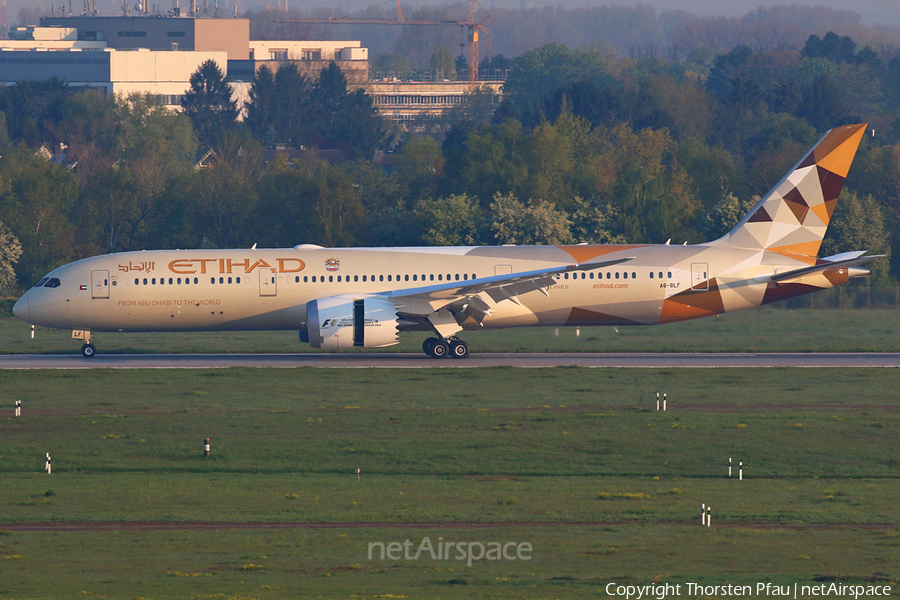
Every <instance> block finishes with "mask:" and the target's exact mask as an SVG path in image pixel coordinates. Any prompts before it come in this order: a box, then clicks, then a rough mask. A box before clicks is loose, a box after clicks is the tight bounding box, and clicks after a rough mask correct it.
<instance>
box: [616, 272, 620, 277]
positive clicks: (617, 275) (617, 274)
mask: <svg viewBox="0 0 900 600" xmlns="http://www.w3.org/2000/svg"><path fill="white" fill-rule="evenodd" d="M618 278H619V273H618V271H617V272H616V279H618Z"/></svg>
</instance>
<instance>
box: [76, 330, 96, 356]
mask: <svg viewBox="0 0 900 600" xmlns="http://www.w3.org/2000/svg"><path fill="white" fill-rule="evenodd" d="M72 339H73V340H84V345H83V346H82V347H81V355H82V356H83V357H85V358H94V357H95V356H96V355H97V348H95V347H94V344H93V343H92V342H93V341H94V338H93V337H92V336H91V332H90V331H89V330H87V329H74V330H72Z"/></svg>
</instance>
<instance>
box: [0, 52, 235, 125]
mask: <svg viewBox="0 0 900 600" xmlns="http://www.w3.org/2000/svg"><path fill="white" fill-rule="evenodd" d="M207 60H213V61H215V62H216V63H217V64H218V65H219V67H220V68H221V69H222V70H223V71H224V70H225V69H227V67H228V58H227V54H226V53H225V52H221V51H220V52H159V51H153V50H147V49H137V50H116V49H114V48H101V49H99V50H84V49H81V48H69V49H66V50H57V51H50V50H47V49H45V48H35V49H32V50H27V49H26V50H20V49H16V48H7V47H0V85H14V84H15V83H16V82H17V81H25V80H31V81H40V80H43V79H50V78H52V77H59V78H60V79H65V80H66V81H67V82H68V83H69V85H71V86H73V87H84V88H92V89H98V90H102V91H103V92H104V93H105V94H110V95H111V94H130V93H135V92H139V93H144V94H152V95H154V96H158V97H159V98H160V99H161V100H162V102H163V104H165V105H167V106H169V107H170V108H173V109H177V110H180V108H181V97H182V95H184V93H185V91H186V90H187V89H188V87H189V80H190V78H191V74H193V73H194V72H195V71H196V70H197V69H198V68H199V67H200V65H201V64H202V63H204V62H205V61H207Z"/></svg>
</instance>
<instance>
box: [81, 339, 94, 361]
mask: <svg viewBox="0 0 900 600" xmlns="http://www.w3.org/2000/svg"><path fill="white" fill-rule="evenodd" d="M81 355H82V356H83V357H85V358H94V357H95V356H97V349H96V348H95V347H94V345H93V344H92V343H90V342H88V343H86V344H85V345H84V346H82V347H81Z"/></svg>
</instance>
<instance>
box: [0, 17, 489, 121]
mask: <svg viewBox="0 0 900 600" xmlns="http://www.w3.org/2000/svg"><path fill="white" fill-rule="evenodd" d="M182 14H183V11H179V12H177V13H173V16H168V17H162V16H149V15H145V16H122V17H100V16H95V17H91V16H87V17H80V16H79V17H44V18H42V19H41V25H40V26H39V27H14V28H11V29H10V32H9V38H10V39H9V40H0V85H14V84H15V83H16V82H17V81H22V80H41V79H48V78H50V77H59V78H61V79H65V80H66V81H68V82H69V83H70V84H71V85H73V86H76V87H89V88H95V89H101V90H103V91H104V92H105V93H107V94H128V93H132V92H141V93H149V94H153V95H156V96H159V97H160V98H161V99H162V101H163V103H164V104H165V105H166V106H169V107H170V108H172V109H174V110H180V108H181V98H182V96H183V95H184V94H185V92H186V91H187V90H188V88H189V87H190V86H189V80H190V77H191V75H192V74H193V73H194V72H195V71H196V70H197V68H199V66H200V65H201V64H202V63H203V62H204V61H206V60H214V61H216V63H218V65H219V67H220V68H221V69H222V71H223V72H224V73H225V74H226V77H227V79H228V82H229V85H230V86H231V88H232V91H233V92H234V94H235V99H236V100H237V101H238V105H239V106H241V107H243V106H244V105H245V104H246V102H247V101H248V100H249V91H250V86H251V82H252V81H253V78H254V76H255V74H256V72H257V71H258V70H259V69H260V68H261V67H263V66H266V67H268V68H269V69H270V70H271V71H272V72H276V71H277V70H278V69H279V68H280V67H281V65H284V64H289V63H290V64H295V65H297V66H298V67H299V69H300V71H301V72H302V73H304V74H305V75H306V76H307V77H309V78H310V79H311V80H315V79H317V78H318V76H319V73H320V72H321V71H322V69H324V68H325V67H327V66H328V65H329V64H330V63H332V62H333V63H335V64H337V65H338V66H339V67H340V68H341V70H342V71H343V72H344V74H345V76H346V77H347V83H348V84H349V86H350V88H351V89H363V90H365V91H366V92H367V93H368V94H370V95H371V96H372V98H373V101H374V104H375V107H376V108H377V109H378V111H379V113H380V114H381V115H382V116H383V117H385V118H387V119H390V120H393V121H396V122H397V123H399V124H400V125H401V126H403V127H416V128H421V127H422V124H423V123H424V122H427V121H429V120H430V122H431V123H432V125H431V126H437V127H440V124H439V122H440V119H441V117H443V116H445V115H446V114H447V113H448V112H449V111H451V110H452V109H453V108H454V107H456V106H459V105H460V104H461V103H462V102H463V100H464V98H465V95H466V93H467V92H469V91H470V89H471V88H470V86H469V84H468V82H466V81H447V80H443V81H440V80H438V81H398V80H397V79H396V78H394V77H385V78H379V79H378V80H376V81H370V80H369V51H368V48H363V47H362V46H361V43H360V42H359V41H352V40H351V41H302V40H300V41H294V40H291V41H283V40H277V41H274V40H273V41H263V40H250V22H249V21H248V20H247V19H217V18H199V17H188V16H181V15H182ZM429 77H430V76H429ZM413 79H414V78H413ZM481 85H486V86H488V87H489V88H491V89H492V90H494V91H495V92H496V93H497V94H498V95H499V94H502V90H503V82H502V81H486V82H482V83H481ZM435 123H436V124H437V125H434V124H435Z"/></svg>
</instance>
